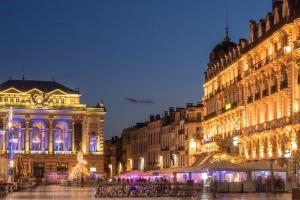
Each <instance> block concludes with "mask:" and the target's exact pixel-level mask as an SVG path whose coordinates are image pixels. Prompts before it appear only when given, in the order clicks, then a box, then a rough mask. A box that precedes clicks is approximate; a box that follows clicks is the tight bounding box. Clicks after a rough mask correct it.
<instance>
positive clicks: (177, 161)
mask: <svg viewBox="0 0 300 200" xmlns="http://www.w3.org/2000/svg"><path fill="white" fill-rule="evenodd" d="M203 116H204V114H203V105H202V104H200V103H199V104H197V105H193V104H187V107H186V108H176V109H175V108H173V107H170V108H169V110H168V111H166V112H164V115H162V116H161V115H159V114H158V115H150V118H149V120H148V121H146V122H143V123H137V124H136V125H135V126H133V127H130V128H126V129H124V130H123V133H122V136H121V140H122V156H121V158H120V159H119V160H118V165H120V163H121V164H122V166H123V169H124V171H132V170H142V171H150V170H152V171H159V170H161V169H172V168H180V167H186V166H187V165H188V164H189V163H190V165H191V164H192V161H193V162H195V160H196V157H195V156H196V153H197V152H198V151H199V150H198V149H200V147H201V146H200V142H201V140H200V139H201V138H200V137H199V136H200V135H202V134H201V131H202V129H201V120H202V118H203ZM189 158H190V159H189ZM189 160H190V161H189ZM113 167H115V168H116V167H117V165H115V166H113Z"/></svg>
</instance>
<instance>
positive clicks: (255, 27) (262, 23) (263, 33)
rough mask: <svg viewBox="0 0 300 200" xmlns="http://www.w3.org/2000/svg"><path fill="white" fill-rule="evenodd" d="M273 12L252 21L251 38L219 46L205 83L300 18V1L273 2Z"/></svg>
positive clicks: (210, 60)
mask: <svg viewBox="0 0 300 200" xmlns="http://www.w3.org/2000/svg"><path fill="white" fill-rule="evenodd" d="M272 2H273V4H272V5H273V10H272V12H269V13H268V14H267V16H266V17H265V18H264V19H261V20H259V21H258V22H256V21H254V20H250V30H249V38H248V40H246V39H240V41H239V43H238V44H237V45H235V44H234V43H232V44H231V43H229V41H230V40H228V39H227V40H226V38H225V40H224V41H227V44H224V41H223V42H221V43H220V44H218V45H217V46H216V47H215V48H214V49H213V51H212V52H211V53H210V55H209V63H208V66H207V69H206V70H205V72H204V75H205V82H207V81H209V80H211V79H212V78H213V77H215V76H216V75H217V74H219V73H220V72H221V71H223V70H224V69H226V68H227V67H228V66H230V64H232V63H233V62H235V61H236V60H238V59H239V58H240V57H241V56H242V55H244V54H246V53H247V52H248V51H250V50H251V49H253V48H255V47H256V46H257V45H258V44H259V43H261V42H263V41H264V40H265V39H266V38H267V37H269V36H270V35H271V34H273V33H274V32H275V31H277V30H278V29H280V28H281V27H282V26H284V25H285V24H287V23H292V22H293V21H294V20H295V19H297V18H300V0H273V1H272Z"/></svg>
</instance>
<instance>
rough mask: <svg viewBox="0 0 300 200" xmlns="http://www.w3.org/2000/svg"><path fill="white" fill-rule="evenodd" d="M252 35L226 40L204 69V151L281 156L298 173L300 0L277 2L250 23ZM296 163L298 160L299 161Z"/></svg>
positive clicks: (250, 157)
mask: <svg viewBox="0 0 300 200" xmlns="http://www.w3.org/2000/svg"><path fill="white" fill-rule="evenodd" d="M249 27H250V30H249V38H248V39H247V40H246V39H240V40H239V42H238V43H234V42H233V41H231V40H230V38H229V35H228V32H227V34H226V37H225V39H224V40H223V41H222V42H221V43H219V44H218V45H217V46H216V47H215V48H214V49H213V50H212V52H211V53H210V56H209V64H208V66H207V69H206V71H205V83H204V86H203V87H204V97H203V103H204V107H205V121H204V122H203V131H204V139H203V145H202V147H201V151H202V152H218V151H219V152H227V153H230V154H231V153H235V154H240V155H243V156H244V157H245V158H246V160H248V161H250V160H276V161H277V162H278V163H280V164H281V165H282V166H288V171H289V174H290V176H292V177H295V175H296V173H298V172H296V171H297V170H295V167H296V166H297V163H298V159H299V155H298V153H299V147H300V146H299V145H300V143H299V142H300V137H299V136H300V135H299V133H300V131H299V130H300V126H299V122H300V111H299V104H300V98H299V95H300V93H299V92H300V89H299V83H300V70H299V69H300V57H299V56H300V1H298V0H283V1H280V0H273V6H272V12H269V13H268V14H267V16H266V17H265V18H264V19H261V20H260V21H258V22H256V21H253V20H251V21H250V24H249ZM295 161H297V163H295Z"/></svg>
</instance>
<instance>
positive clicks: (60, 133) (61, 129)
mask: <svg viewBox="0 0 300 200" xmlns="http://www.w3.org/2000/svg"><path fill="white" fill-rule="evenodd" d="M54 145H55V151H71V147H72V142H71V129H69V128H68V123H67V122H65V121H60V122H58V123H57V125H56V128H55V129H54Z"/></svg>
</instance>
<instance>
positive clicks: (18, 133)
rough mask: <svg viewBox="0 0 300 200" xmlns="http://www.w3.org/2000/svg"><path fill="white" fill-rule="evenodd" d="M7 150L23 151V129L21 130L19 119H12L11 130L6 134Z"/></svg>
mask: <svg viewBox="0 0 300 200" xmlns="http://www.w3.org/2000/svg"><path fill="white" fill-rule="evenodd" d="M7 135H8V140H7V150H9V151H23V150H24V147H25V145H24V144H25V143H24V140H25V129H24V128H22V125H21V120H20V119H13V121H12V128H11V130H10V131H8V132H7Z"/></svg>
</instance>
